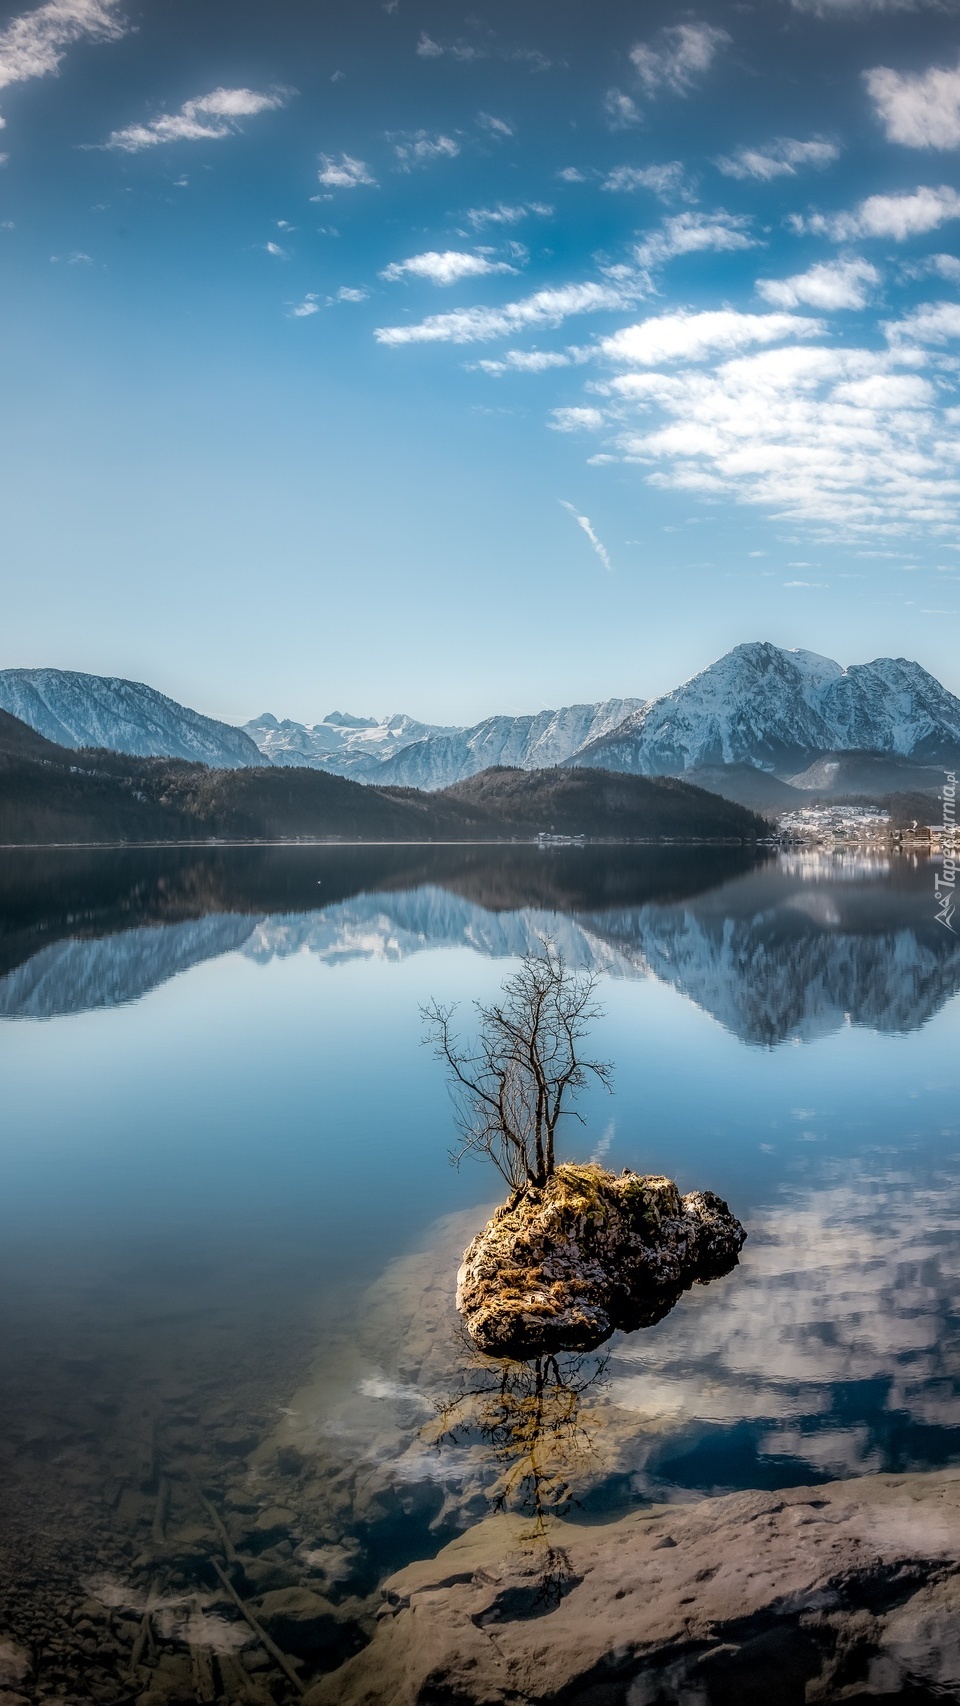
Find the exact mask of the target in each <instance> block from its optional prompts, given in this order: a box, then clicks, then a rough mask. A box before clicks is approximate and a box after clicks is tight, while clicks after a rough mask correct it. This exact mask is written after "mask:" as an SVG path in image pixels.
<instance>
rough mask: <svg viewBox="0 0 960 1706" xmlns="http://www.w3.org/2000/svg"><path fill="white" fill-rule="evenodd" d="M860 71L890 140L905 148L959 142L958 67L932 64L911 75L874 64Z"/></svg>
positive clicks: (959, 97)
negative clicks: (870, 67) (952, 68)
mask: <svg viewBox="0 0 960 1706" xmlns="http://www.w3.org/2000/svg"><path fill="white" fill-rule="evenodd" d="M863 75H864V81H865V83H866V85H867V92H868V94H869V95H870V98H871V100H872V101H873V104H874V106H875V107H876V109H877V117H878V118H879V119H880V121H881V123H882V124H883V127H884V130H885V131H886V133H887V138H888V140H889V141H890V142H902V143H903V145H904V147H906V148H956V147H958V146H960V67H956V68H955V69H954V70H952V71H949V70H947V69H946V67H944V66H940V65H934V66H932V67H931V69H930V70H929V71H925V72H922V73H921V74H919V75H916V76H911V75H910V74H909V73H905V72H900V71H891V70H890V69H889V68H888V67H887V66H885V65H878V66H876V67H875V69H874V70H873V71H865V72H864V74H863Z"/></svg>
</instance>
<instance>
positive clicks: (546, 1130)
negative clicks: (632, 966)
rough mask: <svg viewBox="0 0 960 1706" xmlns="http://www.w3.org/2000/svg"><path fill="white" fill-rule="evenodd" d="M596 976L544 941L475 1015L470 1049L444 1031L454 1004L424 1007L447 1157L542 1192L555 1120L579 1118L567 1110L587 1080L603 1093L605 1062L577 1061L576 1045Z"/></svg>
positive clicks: (592, 1015) (594, 1009) (588, 1021)
mask: <svg viewBox="0 0 960 1706" xmlns="http://www.w3.org/2000/svg"><path fill="white" fill-rule="evenodd" d="M596 986H597V979H596V978H595V977H593V976H590V975H588V974H586V973H583V972H575V971H573V970H571V968H570V967H569V966H568V965H567V964H566V962H565V961H564V959H563V956H562V955H561V954H559V953H558V952H557V950H556V949H555V948H554V946H553V944H552V943H550V942H547V943H545V944H544V952H543V954H525V955H524V957H523V960H522V961H521V964H520V970H519V971H517V972H515V973H514V975H513V976H512V977H509V978H507V980H506V982H505V983H504V985H503V990H502V993H501V998H500V1000H499V1001H495V1002H493V1003H492V1004H491V1005H490V1006H488V1007H485V1006H483V1005H482V1004H481V1003H480V1002H479V1001H478V1002H477V1003H476V1004H475V1005H476V1009H477V1014H478V1016H479V1020H480V1024H479V1033H478V1036H477V1039H476V1042H475V1043H473V1044H465V1043H463V1042H462V1041H461V1039H460V1038H459V1037H458V1036H457V1035H456V1034H455V1032H454V1030H453V1028H452V1021H453V1015H454V1012H455V1010H456V1009H455V1008H454V1007H441V1006H440V1005H439V1004H438V1003H437V1002H432V1003H431V1004H430V1006H429V1007H425V1008H424V1009H423V1018H424V1021H425V1024H426V1027H427V1037H426V1040H427V1041H428V1042H432V1043H433V1045H434V1048H435V1050H436V1054H437V1056H438V1058H439V1059H440V1060H442V1061H444V1062H445V1064H446V1066H447V1068H448V1071H449V1081H450V1089H451V1093H452V1095H453V1099H454V1103H455V1105H456V1109H457V1124H458V1126H459V1128H460V1132H461V1139H462V1141H461V1143H460V1145H459V1147H458V1148H457V1149H456V1150H454V1151H453V1152H452V1159H453V1161H454V1162H455V1163H456V1164H457V1165H458V1166H459V1164H460V1162H461V1161H462V1159H463V1157H464V1156H465V1155H469V1154H479V1155H488V1156H489V1157H490V1159H491V1161H493V1163H494V1165H495V1166H496V1167H498V1168H499V1170H500V1172H501V1173H502V1174H503V1177H504V1178H505V1179H506V1181H507V1184H508V1185H510V1186H512V1188H513V1189H514V1190H515V1191H518V1190H522V1188H523V1187H524V1186H525V1185H528V1184H531V1185H544V1184H546V1182H547V1180H548V1179H549V1178H550V1175H551V1174H552V1173H553V1170H554V1167H555V1165H556V1132H557V1126H558V1124H559V1122H560V1120H561V1119H562V1118H564V1117H565V1116H567V1115H570V1114H572V1115H573V1117H574V1118H575V1119H579V1120H581V1123H582V1116H581V1115H580V1114H578V1113H576V1111H575V1110H574V1109H572V1108H571V1107H570V1106H569V1103H570V1102H571V1101H573V1099H574V1098H575V1097H576V1095H577V1093H578V1092H579V1091H580V1090H582V1089H583V1088H584V1086H585V1085H586V1084H587V1082H588V1080H589V1078H590V1076H591V1075H592V1076H593V1077H595V1078H597V1079H599V1081H600V1083H601V1084H603V1085H605V1086H607V1087H608V1088H609V1083H610V1077H611V1072H612V1067H611V1065H610V1063H609V1061H604V1060H584V1059H582V1058H581V1057H580V1054H579V1052H578V1050H579V1045H580V1043H581V1042H582V1040H583V1038H584V1037H585V1036H586V1035H587V1032H588V1031H589V1029H590V1026H591V1025H592V1024H593V1023H594V1021H595V1020H596V1019H598V1018H600V1017H601V1014H602V1009H601V1008H600V1007H599V1006H598V1005H597V1004H596V1002H595V1001H594V999H593V995H594V991H595V989H596Z"/></svg>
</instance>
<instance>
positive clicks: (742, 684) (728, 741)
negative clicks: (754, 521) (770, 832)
mask: <svg viewBox="0 0 960 1706" xmlns="http://www.w3.org/2000/svg"><path fill="white" fill-rule="evenodd" d="M958 750H960V700H958V699H956V698H955V697H954V695H953V694H952V693H948V692H947V690H946V688H944V687H942V686H941V685H940V683H939V682H938V681H936V680H935V678H934V677H933V676H932V675H930V674H928V672H927V671H926V670H925V669H921V667H920V665H919V664H916V663H911V662H910V661H909V660H907V659H906V658H878V659H876V660H875V661H874V662H873V663H867V664H854V665H852V666H851V667H850V668H849V669H843V668H842V667H841V665H840V664H838V663H835V662H834V661H833V660H832V659H831V658H824V657H819V656H817V654H816V653H814V652H805V651H787V650H785V649H783V648H782V647H780V646H774V645H771V644H770V643H769V642H756V643H753V644H750V645H742V646H736V647H734V649H733V651H731V652H727V653H726V655H725V656H724V657H722V658H719V659H718V660H717V662H716V663H714V664H711V665H710V667H709V668H708V669H705V670H703V671H701V673H700V674H699V675H695V676H693V677H692V679H691V680H690V681H686V682H684V683H683V685H682V686H681V687H677V688H675V689H673V691H672V692H670V693H664V694H663V695H661V697H660V698H659V699H655V700H653V701H652V702H651V703H650V704H649V705H645V706H643V707H642V709H640V710H639V711H637V712H635V714H634V715H633V716H632V717H630V718H628V719H627V721H625V722H624V723H623V724H622V725H621V726H620V727H619V728H618V729H614V730H613V731H612V732H611V733H610V734H609V735H607V736H601V737H600V738H599V739H597V740H594V741H593V742H591V743H590V745H589V746H587V747H586V748H585V749H584V750H583V751H582V752H581V753H579V754H578V755H577V756H576V757H575V758H574V760H573V762H574V763H577V764H584V765H594V766H598V767H600V768H607V769H611V770H628V771H633V772H639V773H640V774H643V775H653V776H655V775H679V774H682V773H683V772H684V771H685V770H691V769H694V768H698V767H700V766H705V765H721V764H751V765H754V766H756V767H758V768H760V769H764V770H783V769H784V768H785V767H790V766H792V767H793V768H794V769H796V768H797V760H798V759H800V758H804V757H806V758H807V759H808V761H809V755H811V754H814V753H818V752H831V751H833V752H836V751H872V752H890V753H899V754H901V755H903V756H911V757H918V758H929V759H934V758H937V757H939V756H941V755H942V754H955V753H956V752H957V751H958Z"/></svg>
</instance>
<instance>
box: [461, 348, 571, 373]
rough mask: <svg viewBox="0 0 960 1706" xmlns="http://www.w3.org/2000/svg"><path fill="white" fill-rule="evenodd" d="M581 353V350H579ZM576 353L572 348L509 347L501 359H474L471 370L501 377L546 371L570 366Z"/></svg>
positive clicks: (470, 364) (470, 365)
mask: <svg viewBox="0 0 960 1706" xmlns="http://www.w3.org/2000/svg"><path fill="white" fill-rule="evenodd" d="M577 353H579V352H577ZM574 360H575V355H574V353H573V352H572V351H570V350H548V349H531V350H524V349H508V350H507V352H506V354H505V355H504V356H503V358H502V359H501V360H500V361H474V362H470V363H469V364H468V365H469V367H470V369H471V371H473V370H476V371H477V372H479V373H491V374H493V375H494V376H495V377H497V378H499V377H500V375H501V374H503V373H511V372H512V373H546V372H547V370H548V368H551V367H570V366H571V365H572V363H573V361H574Z"/></svg>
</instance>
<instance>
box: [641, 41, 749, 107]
mask: <svg viewBox="0 0 960 1706" xmlns="http://www.w3.org/2000/svg"><path fill="white" fill-rule="evenodd" d="M729 41H730V37H729V36H728V34H727V32H726V30H720V29H716V28H715V27H714V26H713V25H712V24H671V25H670V26H668V28H666V29H663V30H661V31H660V34H659V36H658V37H657V44H658V45H656V46H651V45H650V44H649V43H644V42H640V43H638V44H637V46H636V47H635V48H633V49H632V50H631V53H630V58H631V60H632V61H633V64H634V66H635V67H636V70H637V73H638V75H639V77H640V81H641V83H642V84H643V89H644V93H645V94H647V95H656V94H658V93H659V91H660V90H661V89H670V90H671V91H672V92H673V93H674V94H677V95H685V94H686V93H687V91H688V90H689V89H690V87H691V85H692V83H693V79H694V78H695V77H698V76H700V75H702V74H703V73H704V72H706V71H709V69H710V67H711V65H712V64H713V61H714V59H715V57H716V55H717V53H718V51H719V49H720V48H721V47H726V45H727V44H728V42H729Z"/></svg>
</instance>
